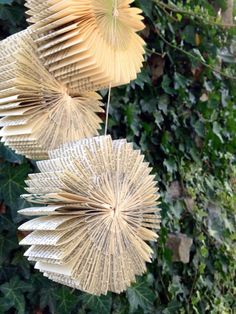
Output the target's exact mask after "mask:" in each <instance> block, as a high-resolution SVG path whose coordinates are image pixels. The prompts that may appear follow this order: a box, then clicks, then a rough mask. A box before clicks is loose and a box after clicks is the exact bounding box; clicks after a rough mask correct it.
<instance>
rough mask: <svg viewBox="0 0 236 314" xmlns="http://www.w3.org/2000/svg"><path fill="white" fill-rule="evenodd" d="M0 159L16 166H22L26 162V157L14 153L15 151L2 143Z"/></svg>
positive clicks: (0, 145)
mask: <svg viewBox="0 0 236 314" xmlns="http://www.w3.org/2000/svg"><path fill="white" fill-rule="evenodd" d="M0 157H1V158H3V159H4V160H6V161H8V162H12V163H14V164H21V163H22V162H23V161H24V157H23V156H20V155H18V154H16V153H14V151H13V150H11V149H10V148H8V147H6V146H4V145H3V143H0Z"/></svg>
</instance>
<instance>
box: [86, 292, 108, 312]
mask: <svg viewBox="0 0 236 314" xmlns="http://www.w3.org/2000/svg"><path fill="white" fill-rule="evenodd" d="M82 301H83V303H84V305H85V306H86V307H87V308H89V309H90V310H92V311H94V313H102V314H110V312H111V304H112V297H111V294H110V293H109V294H108V295H106V296H100V297H98V296H96V295H90V294H88V293H83V296H82Z"/></svg>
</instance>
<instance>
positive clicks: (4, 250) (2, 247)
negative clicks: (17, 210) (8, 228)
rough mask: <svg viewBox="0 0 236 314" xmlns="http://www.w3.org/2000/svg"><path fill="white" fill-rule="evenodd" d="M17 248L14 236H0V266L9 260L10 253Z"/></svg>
mask: <svg viewBox="0 0 236 314" xmlns="http://www.w3.org/2000/svg"><path fill="white" fill-rule="evenodd" d="M18 247H19V245H18V242H17V238H16V236H13V235H10V234H8V235H7V236H4V235H2V234H0V265H2V264H3V262H4V261H5V260H7V259H8V258H9V254H10V252H11V251H12V250H15V249H17V248H18Z"/></svg>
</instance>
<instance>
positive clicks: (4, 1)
mask: <svg viewBox="0 0 236 314" xmlns="http://www.w3.org/2000/svg"><path fill="white" fill-rule="evenodd" d="M13 1H14V0H0V4H12V3H13Z"/></svg>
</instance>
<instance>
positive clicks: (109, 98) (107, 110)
mask: <svg viewBox="0 0 236 314" xmlns="http://www.w3.org/2000/svg"><path fill="white" fill-rule="evenodd" d="M112 3H113V5H112V15H113V17H114V19H115V21H114V28H113V24H112V34H111V36H112V43H113V44H114V46H115V39H116V38H115V32H116V28H117V21H116V18H117V16H118V11H117V0H113V2H112ZM115 51H116V49H115V48H114V53H115ZM110 104H111V83H110V85H109V91H108V100H107V108H106V123H105V135H107V129H108V120H109V110H110Z"/></svg>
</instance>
